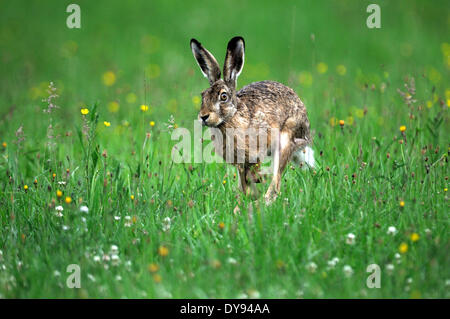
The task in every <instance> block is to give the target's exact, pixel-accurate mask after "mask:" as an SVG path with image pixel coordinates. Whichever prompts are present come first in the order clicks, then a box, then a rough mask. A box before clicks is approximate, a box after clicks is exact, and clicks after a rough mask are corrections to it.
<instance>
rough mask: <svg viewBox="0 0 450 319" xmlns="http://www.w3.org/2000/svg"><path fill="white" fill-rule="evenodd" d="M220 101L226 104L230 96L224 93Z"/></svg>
mask: <svg viewBox="0 0 450 319" xmlns="http://www.w3.org/2000/svg"><path fill="white" fill-rule="evenodd" d="M220 100H221V101H223V102H225V101H226V100H228V94H227V93H225V92H222V93H221V94H220Z"/></svg>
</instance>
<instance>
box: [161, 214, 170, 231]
mask: <svg viewBox="0 0 450 319" xmlns="http://www.w3.org/2000/svg"><path fill="white" fill-rule="evenodd" d="M170 223H171V220H170V217H166V218H164V219H163V227H162V229H163V231H164V232H166V231H168V230H170Z"/></svg>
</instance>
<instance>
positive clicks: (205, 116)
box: [200, 114, 209, 122]
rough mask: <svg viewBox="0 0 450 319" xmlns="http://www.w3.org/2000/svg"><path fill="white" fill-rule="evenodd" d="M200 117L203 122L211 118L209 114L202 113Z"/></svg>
mask: <svg viewBox="0 0 450 319" xmlns="http://www.w3.org/2000/svg"><path fill="white" fill-rule="evenodd" d="M200 118H201V119H202V121H203V122H206V120H207V119H208V118H209V114H206V115H203V116H202V115H200Z"/></svg>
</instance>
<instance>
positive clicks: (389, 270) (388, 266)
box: [386, 264, 395, 275]
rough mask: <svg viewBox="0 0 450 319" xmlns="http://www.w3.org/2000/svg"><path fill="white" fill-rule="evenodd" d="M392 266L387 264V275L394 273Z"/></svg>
mask: <svg viewBox="0 0 450 319" xmlns="http://www.w3.org/2000/svg"><path fill="white" fill-rule="evenodd" d="M394 268H395V267H394V265H393V264H387V265H386V272H387V273H388V275H391V274H392V272H393V271H394Z"/></svg>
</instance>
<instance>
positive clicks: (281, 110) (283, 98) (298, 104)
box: [237, 81, 306, 123]
mask: <svg viewBox="0 0 450 319" xmlns="http://www.w3.org/2000/svg"><path fill="white" fill-rule="evenodd" d="M237 97H238V98H239V99H240V100H241V102H243V103H244V104H245V106H246V107H247V108H248V111H249V113H250V114H251V115H254V114H258V113H263V114H265V115H266V116H267V120H269V118H272V119H271V120H276V121H277V122H281V123H283V122H284V121H285V120H286V119H287V118H289V117H293V116H294V117H296V118H297V117H303V115H305V116H306V110H305V106H304V104H303V102H302V101H301V100H300V98H299V97H298V95H297V94H296V93H295V92H294V90H292V89H291V88H289V87H287V86H286V85H284V84H281V83H279V82H275V81H261V82H254V83H251V84H249V85H247V86H244V87H243V88H242V89H241V90H240V91H239V92H237Z"/></svg>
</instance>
